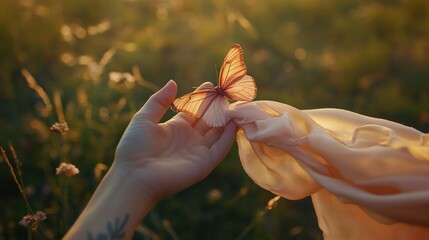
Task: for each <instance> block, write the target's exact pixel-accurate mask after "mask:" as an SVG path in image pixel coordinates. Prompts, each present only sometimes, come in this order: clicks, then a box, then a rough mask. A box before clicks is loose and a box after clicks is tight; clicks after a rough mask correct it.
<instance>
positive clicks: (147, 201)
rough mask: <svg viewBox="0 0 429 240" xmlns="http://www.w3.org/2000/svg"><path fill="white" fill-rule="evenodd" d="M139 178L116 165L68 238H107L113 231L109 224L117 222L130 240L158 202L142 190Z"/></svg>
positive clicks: (101, 184)
mask: <svg viewBox="0 0 429 240" xmlns="http://www.w3.org/2000/svg"><path fill="white" fill-rule="evenodd" d="M136 179H137V178H135V177H133V176H132V174H130V172H129V171H127V170H126V168H122V167H121V166H119V165H117V164H115V163H114V164H113V165H112V167H111V168H110V169H109V171H108V173H107V174H106V176H104V178H103V180H102V181H101V183H100V185H99V186H98V187H97V189H96V191H95V193H94V195H93V196H92V198H91V200H90V201H89V203H88V204H87V206H86V207H85V209H84V210H83V212H82V214H81V215H80V216H79V218H78V219H77V220H76V223H75V224H74V225H73V226H72V228H71V229H70V231H69V232H68V233H67V236H66V237H65V239H86V238H87V237H88V236H89V235H90V236H91V237H94V239H98V238H97V236H101V235H103V234H104V236H107V235H108V234H109V233H110V232H109V231H111V230H109V229H108V225H109V224H112V223H116V222H118V223H120V226H121V228H118V229H116V230H117V231H118V232H119V233H124V236H125V238H124V239H131V237H132V236H133V234H134V232H135V229H136V227H137V226H138V224H139V223H140V222H141V220H142V219H143V218H144V217H145V216H146V214H147V213H148V212H149V211H150V209H151V208H152V207H153V205H155V203H156V202H157V200H156V199H155V198H154V197H153V195H152V194H151V193H150V192H145V191H143V189H142V188H140V187H139V185H138V182H137V180H136Z"/></svg>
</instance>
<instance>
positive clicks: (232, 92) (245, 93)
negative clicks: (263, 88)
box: [224, 75, 257, 102]
mask: <svg viewBox="0 0 429 240" xmlns="http://www.w3.org/2000/svg"><path fill="white" fill-rule="evenodd" d="M224 91H225V92H226V94H228V96H229V97H230V98H231V99H232V100H234V101H246V102H249V101H252V100H253V99H255V97H256V91H257V88H256V83H255V80H254V79H253V77H251V76H249V75H244V77H242V78H240V80H239V81H236V82H235V83H233V84H231V85H229V86H228V87H227V88H225V89H224Z"/></svg>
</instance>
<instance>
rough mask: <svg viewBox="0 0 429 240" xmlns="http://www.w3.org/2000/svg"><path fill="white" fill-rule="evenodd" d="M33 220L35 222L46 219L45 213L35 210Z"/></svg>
mask: <svg viewBox="0 0 429 240" xmlns="http://www.w3.org/2000/svg"><path fill="white" fill-rule="evenodd" d="M33 217H34V221H36V222H40V221H43V220H45V219H46V213H44V212H42V211H37V212H36V213H35V214H34V215H33Z"/></svg>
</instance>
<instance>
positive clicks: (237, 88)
mask: <svg viewBox="0 0 429 240" xmlns="http://www.w3.org/2000/svg"><path fill="white" fill-rule="evenodd" d="M246 72H247V68H246V65H245V64H244V60H243V50H242V49H241V47H240V45H238V44H234V45H233V46H232V47H231V48H230V49H229V51H228V53H227V54H226V57H225V59H224V61H223V65H222V68H221V70H220V75H219V87H220V88H222V89H223V90H224V92H225V93H226V94H227V97H228V98H230V99H231V100H234V101H252V100H253V99H254V98H255V97H256V91H257V89H256V83H255V80H254V79H253V78H252V77H251V76H249V75H246Z"/></svg>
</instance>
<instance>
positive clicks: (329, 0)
mask: <svg viewBox="0 0 429 240" xmlns="http://www.w3.org/2000/svg"><path fill="white" fill-rule="evenodd" d="M234 43H239V44H240V45H241V46H242V48H243V51H244V59H245V63H246V65H247V67H248V74H249V75H251V76H253V77H254V78H255V80H256V83H257V86H258V96H257V99H259V100H262V99H267V100H274V101H280V102H284V103H287V104H290V105H292V106H294V107H296V108H299V109H311V108H325V107H329V108H331V107H334V108H343V109H348V110H351V111H355V112H358V113H361V114H366V115H370V116H373V117H380V118H386V119H389V120H393V121H396V122H400V123H403V124H406V125H409V126H411V127H414V128H417V129H418V130H421V131H424V132H428V131H429V91H428V90H429V1H426V0H388V1H387V0H384V1H372V0H337V1H334V0H325V1H313V0H267V1H257V0H238V1H227V0H208V1H198V0H188V1H185V0H152V1H144V0H121V1H105V0H104V1H102V0H92V1H87V0H73V1H67V0H14V1H11V0H1V1H0V145H1V146H3V148H4V149H5V151H6V154H7V156H8V157H9V159H10V160H11V161H12V163H13V164H18V165H20V167H19V169H20V170H21V172H22V179H23V182H24V183H25V185H24V191H25V193H26V195H27V197H28V201H29V203H30V205H31V207H32V208H33V210H34V211H37V210H42V211H44V212H46V214H47V219H46V220H45V221H43V222H41V224H40V227H39V231H40V232H41V233H42V234H43V235H44V236H45V237H46V238H48V239H59V238H60V236H62V234H63V233H64V232H65V231H66V230H67V229H68V227H69V226H70V225H71V224H72V223H73V222H74V220H75V219H76V217H77V216H78V214H79V213H80V211H81V210H82V208H83V207H84V206H85V204H86V202H87V201H88V199H89V197H90V196H91V194H92V192H93V190H94V189H95V187H96V186H97V184H98V183H99V181H100V179H101V178H102V176H103V175H104V174H105V172H106V169H107V168H108V167H109V166H110V164H111V163H112V159H113V156H114V150H115V147H116V144H117V142H118V140H119V138H120V136H121V134H122V132H123V131H124V129H125V127H126V125H127V124H128V122H129V120H130V118H131V117H132V115H133V114H134V113H135V112H136V111H137V110H138V109H139V108H140V107H141V106H142V105H143V104H144V103H145V101H146V100H147V99H148V97H149V96H150V95H151V94H152V93H153V92H154V91H156V90H157V89H158V88H159V87H162V86H163V85H164V84H165V83H166V82H167V81H168V80H169V79H174V80H175V81H176V82H177V83H178V86H179V93H178V94H184V93H187V92H189V91H191V90H192V87H194V86H198V85H200V84H201V83H202V82H205V81H212V82H214V83H215V82H216V76H217V73H216V68H215V66H217V69H218V70H219V68H220V66H221V64H222V61H223V58H224V57H225V54H226V52H227V50H228V49H229V47H230V46H231V45H232V44H234ZM173 115H174V113H173V112H172V111H169V112H168V113H167V114H166V116H165V120H166V119H169V118H170V117H172V116H173ZM61 121H66V122H67V124H68V127H69V129H70V130H69V131H68V132H67V133H66V134H65V135H61V134H56V133H55V132H52V131H49V129H50V127H51V126H52V124H54V123H55V122H61ZM10 143H11V144H12V145H13V146H14V148H15V151H16V154H17V158H18V159H19V160H13V159H15V158H14V157H13V154H12V152H11V150H10V148H9V146H8V145H9V144H10ZM63 161H65V162H70V163H73V164H75V165H76V166H77V167H78V168H79V169H80V174H78V175H76V176H74V177H70V178H66V177H62V176H56V175H55V168H56V167H57V166H58V165H59V163H60V162H63ZM19 169H18V168H16V170H15V171H16V172H17V174H19ZM381 170H382V169H381ZM0 181H1V185H0V186H1V187H0V197H1V199H0V239H25V238H27V230H26V228H25V227H23V226H20V225H19V224H18V222H19V221H20V220H21V218H22V217H23V216H24V215H26V214H27V210H26V206H25V202H24V200H23V197H22V196H21V194H20V192H19V190H18V187H17V185H16V184H15V182H14V180H13V178H12V175H11V173H10V171H9V168H8V166H7V165H6V163H5V162H4V161H2V162H0ZM119 197H123V196H119ZM273 197H274V195H273V194H271V193H269V192H266V191H265V190H263V189H261V188H260V187H258V186H257V185H255V184H254V183H253V182H252V180H251V179H249V177H248V176H247V175H246V174H245V172H244V171H243V169H242V167H241V164H240V161H239V158H238V154H237V149H236V146H234V147H233V148H232V150H231V151H230V153H229V155H228V157H227V158H226V159H225V161H224V162H223V163H222V164H221V165H220V166H219V167H218V168H217V169H216V170H215V171H214V172H213V173H212V174H211V175H210V176H209V177H208V178H207V179H205V180H204V181H202V182H201V183H199V184H197V185H195V186H193V187H191V188H190V189H188V190H186V191H184V192H181V193H179V194H177V195H175V196H172V197H171V198H170V199H168V200H165V201H162V202H161V203H159V204H158V205H157V206H156V207H155V208H154V209H153V211H152V212H151V213H150V214H149V215H148V217H147V219H145V221H144V222H142V224H141V225H140V227H139V228H138V230H137V232H136V234H135V239H322V235H321V233H320V231H319V229H318V226H317V220H316V216H315V214H314V211H313V207H312V204H311V199H309V198H306V199H303V200H299V201H290V200H286V199H280V200H279V201H278V202H277V206H276V207H274V208H273V209H272V210H267V209H266V205H267V202H268V201H269V200H270V199H271V198H273ZM35 238H36V239H37V237H35Z"/></svg>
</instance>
